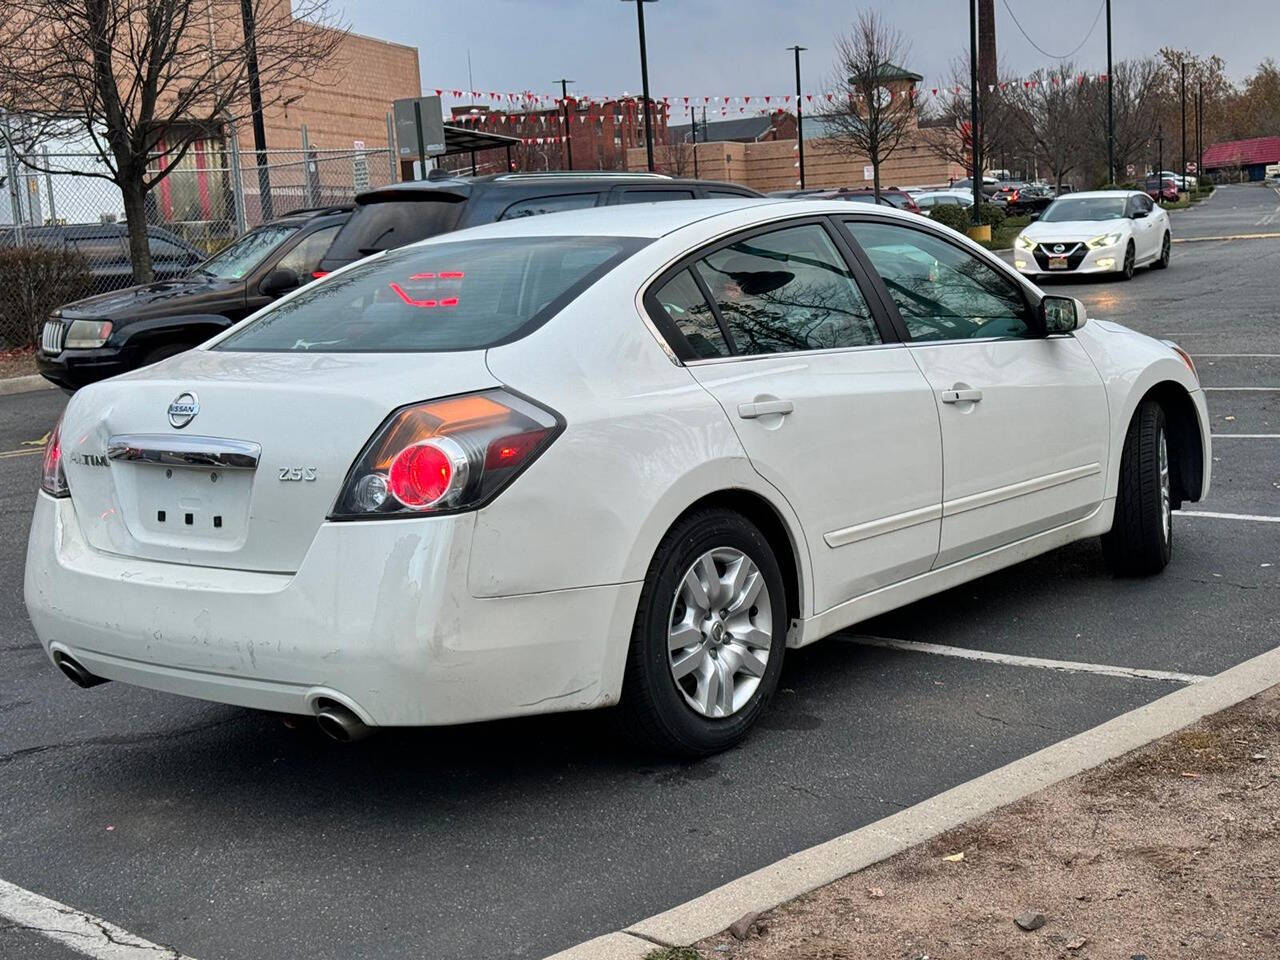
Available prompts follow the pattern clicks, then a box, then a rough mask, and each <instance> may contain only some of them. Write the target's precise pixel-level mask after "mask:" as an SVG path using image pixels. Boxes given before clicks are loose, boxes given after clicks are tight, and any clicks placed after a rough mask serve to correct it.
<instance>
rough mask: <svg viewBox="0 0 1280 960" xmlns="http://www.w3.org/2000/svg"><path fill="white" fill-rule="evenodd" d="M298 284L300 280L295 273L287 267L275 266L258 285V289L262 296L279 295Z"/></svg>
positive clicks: (299, 284)
mask: <svg viewBox="0 0 1280 960" xmlns="http://www.w3.org/2000/svg"><path fill="white" fill-rule="evenodd" d="M300 286H302V281H301V280H299V279H298V275H297V274H296V273H294V272H293V271H292V270H290V269H288V268H287V267H276V269H274V270H272V271H271V272H270V273H268V274H267V276H266V278H265V279H264V280H263V281H262V283H260V284H259V285H258V290H259V291H260V292H261V293H262V295H263V296H264V297H279V296H283V295H284V294H286V293H288V292H289V291H290V290H296V289H298V287H300Z"/></svg>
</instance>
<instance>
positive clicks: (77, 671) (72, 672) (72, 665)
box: [53, 653, 107, 690]
mask: <svg viewBox="0 0 1280 960" xmlns="http://www.w3.org/2000/svg"><path fill="white" fill-rule="evenodd" d="M53 662H54V664H55V665H56V666H57V668H58V669H59V670H61V671H62V672H63V673H64V674H65V675H66V677H67V679H68V680H70V681H71V682H72V683H74V684H75V685H76V686H77V687H80V688H81V689H84V690H87V689H89V688H90V687H96V686H97V685H98V684H100V683H106V682H107V679H106V677H98V676H95V675H94V674H92V673H90V672H89V671H88V670H86V669H85V668H84V667H82V666H81V665H80V663H79V662H78V661H76V660H73V659H71V658H70V657H69V656H67V655H66V654H65V653H55V654H54V655H53Z"/></svg>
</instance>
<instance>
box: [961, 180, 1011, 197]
mask: <svg viewBox="0 0 1280 960" xmlns="http://www.w3.org/2000/svg"><path fill="white" fill-rule="evenodd" d="M951 189H952V190H968V191H969V192H970V193H972V192H973V177H965V178H964V179H963V180H956V181H954V182H953V183H952V184H951ZM998 189H1000V181H998V180H996V179H995V177H983V178H982V195H983V196H984V197H986V198H987V199H988V200H990V198H991V197H992V196H994V195H995V192H996V191H997V190H998Z"/></svg>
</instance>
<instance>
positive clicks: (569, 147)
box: [556, 77, 574, 170]
mask: <svg viewBox="0 0 1280 960" xmlns="http://www.w3.org/2000/svg"><path fill="white" fill-rule="evenodd" d="M573 82H574V81H573V80H566V79H565V78H564V77H561V78H560V79H559V80H557V81H556V83H558V84H560V103H561V105H562V106H563V107H564V149H565V153H566V154H568V158H569V169H570V170H572V169H573V140H572V134H570V133H569V128H570V127H569V84H571V83H573Z"/></svg>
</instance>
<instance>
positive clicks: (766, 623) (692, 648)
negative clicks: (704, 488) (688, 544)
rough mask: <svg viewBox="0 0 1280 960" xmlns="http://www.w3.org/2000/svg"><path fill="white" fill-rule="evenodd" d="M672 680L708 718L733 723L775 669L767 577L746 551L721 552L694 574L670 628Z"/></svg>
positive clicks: (682, 589)
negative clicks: (771, 664)
mask: <svg viewBox="0 0 1280 960" xmlns="http://www.w3.org/2000/svg"><path fill="white" fill-rule="evenodd" d="M667 623H668V628H667V650H668V656H669V662H670V666H671V677H672V679H673V680H674V681H675V684H676V687H677V689H679V691H680V693H681V695H682V696H683V697H684V700H685V702H686V703H687V704H688V705H689V707H690V708H691V709H693V710H694V711H695V712H696V713H698V714H701V715H702V716H704V717H729V716H732V715H733V714H735V713H737V712H738V711H739V710H741V709H742V708H743V707H744V706H746V705H747V703H748V702H749V701H750V700H751V698H752V696H753V695H754V694H755V692H756V689H757V688H758V687H759V686H760V680H761V678H762V677H763V676H764V674H765V668H766V667H767V665H768V663H769V651H770V648H771V646H772V644H773V607H772V605H771V603H770V598H769V588H768V586H767V585H766V584H765V578H764V575H763V574H762V573H761V571H760V569H759V567H757V566H756V564H755V562H754V561H753V560H752V559H751V558H750V557H748V556H747V555H746V554H745V553H743V552H742V551H741V550H738V549H735V548H733V547H716V548H714V549H712V550H708V551H707V552H706V553H704V554H702V556H700V557H698V559H697V560H695V561H694V562H693V564H692V565H691V566H690V567H689V569H688V570H687V571H686V572H685V575H684V577H683V578H681V580H680V583H679V585H678V586H677V588H676V595H675V598H674V599H673V600H672V603H671V613H670V617H669V619H668V621H667Z"/></svg>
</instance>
